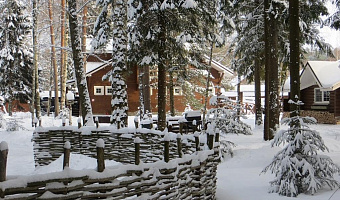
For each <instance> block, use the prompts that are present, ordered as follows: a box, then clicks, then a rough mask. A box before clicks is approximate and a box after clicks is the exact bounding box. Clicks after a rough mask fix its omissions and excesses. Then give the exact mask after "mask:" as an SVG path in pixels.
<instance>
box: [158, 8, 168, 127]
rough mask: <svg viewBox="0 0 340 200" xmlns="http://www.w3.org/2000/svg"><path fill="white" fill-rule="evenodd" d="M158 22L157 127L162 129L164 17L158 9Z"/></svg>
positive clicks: (164, 96)
mask: <svg viewBox="0 0 340 200" xmlns="http://www.w3.org/2000/svg"><path fill="white" fill-rule="evenodd" d="M160 12H161V14H159V16H158V22H159V27H160V28H159V33H158V34H159V35H158V38H159V46H158V59H159V62H158V129H159V130H161V131H163V130H164V129H165V127H166V110H165V106H166V71H167V70H166V65H165V62H166V61H167V52H166V19H165V16H164V12H163V11H160Z"/></svg>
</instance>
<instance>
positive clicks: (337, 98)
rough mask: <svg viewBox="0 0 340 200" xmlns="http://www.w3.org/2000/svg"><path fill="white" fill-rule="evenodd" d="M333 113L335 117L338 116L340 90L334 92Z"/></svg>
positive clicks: (339, 114)
mask: <svg viewBox="0 0 340 200" xmlns="http://www.w3.org/2000/svg"><path fill="white" fill-rule="evenodd" d="M334 98H335V99H334V110H335V111H334V113H335V116H336V117H337V116H340V88H338V89H337V90H335V91H334Z"/></svg>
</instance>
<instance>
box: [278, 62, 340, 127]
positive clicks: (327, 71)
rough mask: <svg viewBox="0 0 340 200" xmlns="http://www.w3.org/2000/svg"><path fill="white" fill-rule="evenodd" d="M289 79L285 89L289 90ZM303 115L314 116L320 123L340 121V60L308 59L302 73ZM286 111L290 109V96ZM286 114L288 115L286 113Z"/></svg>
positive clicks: (285, 103) (285, 102)
mask: <svg viewBox="0 0 340 200" xmlns="http://www.w3.org/2000/svg"><path fill="white" fill-rule="evenodd" d="M288 85H289V80H287V81H286V84H285V87H284V90H288V91H289V86H288ZM300 90H301V91H300V96H301V98H300V99H301V101H302V102H303V103H304V105H302V106H301V116H310V117H314V118H315V119H316V120H317V121H318V123H327V124H336V123H339V122H340V62H339V61H308V62H307V63H306V65H305V66H304V68H303V70H302V72H301V74H300ZM283 108H284V111H288V108H289V105H288V97H286V98H285V101H284V105H283ZM286 116H288V115H287V114H286Z"/></svg>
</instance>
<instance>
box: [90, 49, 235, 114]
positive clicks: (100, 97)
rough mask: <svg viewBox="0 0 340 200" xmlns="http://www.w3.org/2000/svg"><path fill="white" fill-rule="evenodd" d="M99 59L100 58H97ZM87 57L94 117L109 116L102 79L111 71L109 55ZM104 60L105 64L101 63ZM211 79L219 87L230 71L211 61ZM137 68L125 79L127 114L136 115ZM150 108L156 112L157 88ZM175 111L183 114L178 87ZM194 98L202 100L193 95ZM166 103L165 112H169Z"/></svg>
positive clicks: (108, 88) (106, 83)
mask: <svg viewBox="0 0 340 200" xmlns="http://www.w3.org/2000/svg"><path fill="white" fill-rule="evenodd" d="M99 57H100V58H99ZM99 57H98V55H97V56H89V57H88V59H87V64H86V79H87V83H88V88H89V95H90V99H91V104H92V110H93V114H94V115H110V114H111V85H110V82H109V81H103V80H102V77H103V75H105V74H106V73H107V72H108V71H109V70H110V69H111V62H110V61H109V60H110V58H111V55H110V54H101V55H100V56H99ZM103 60H106V61H107V62H105V61H103ZM211 75H212V77H213V78H212V79H211V82H212V84H213V85H214V86H216V85H220V84H221V81H222V79H223V77H225V76H232V75H233V72H232V70H230V69H228V68H227V67H225V66H223V65H222V64H220V63H218V62H216V61H213V62H212V68H211ZM138 76H139V70H138V66H133V67H130V69H129V74H128V75H127V77H126V84H127V93H128V106H129V114H130V115H132V114H136V112H137V111H138V107H139V106H140V103H139V87H138ZM150 95H151V107H152V112H157V88H153V87H151V90H150ZM174 96H175V110H176V111H178V112H183V111H184V109H185V107H186V105H185V98H186V97H185V96H184V94H183V93H182V88H181V86H179V85H176V86H175V87H174ZM195 96H196V98H202V97H201V96H199V95H195ZM169 109H170V108H169V103H168V102H167V110H169Z"/></svg>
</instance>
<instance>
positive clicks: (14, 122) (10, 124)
mask: <svg viewBox="0 0 340 200" xmlns="http://www.w3.org/2000/svg"><path fill="white" fill-rule="evenodd" d="M23 123H24V122H23V121H21V120H19V119H18V118H15V117H10V118H8V119H7V121H6V130H7V131H19V130H27V129H26V128H25V127H23V126H22V125H21V124H23Z"/></svg>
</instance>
